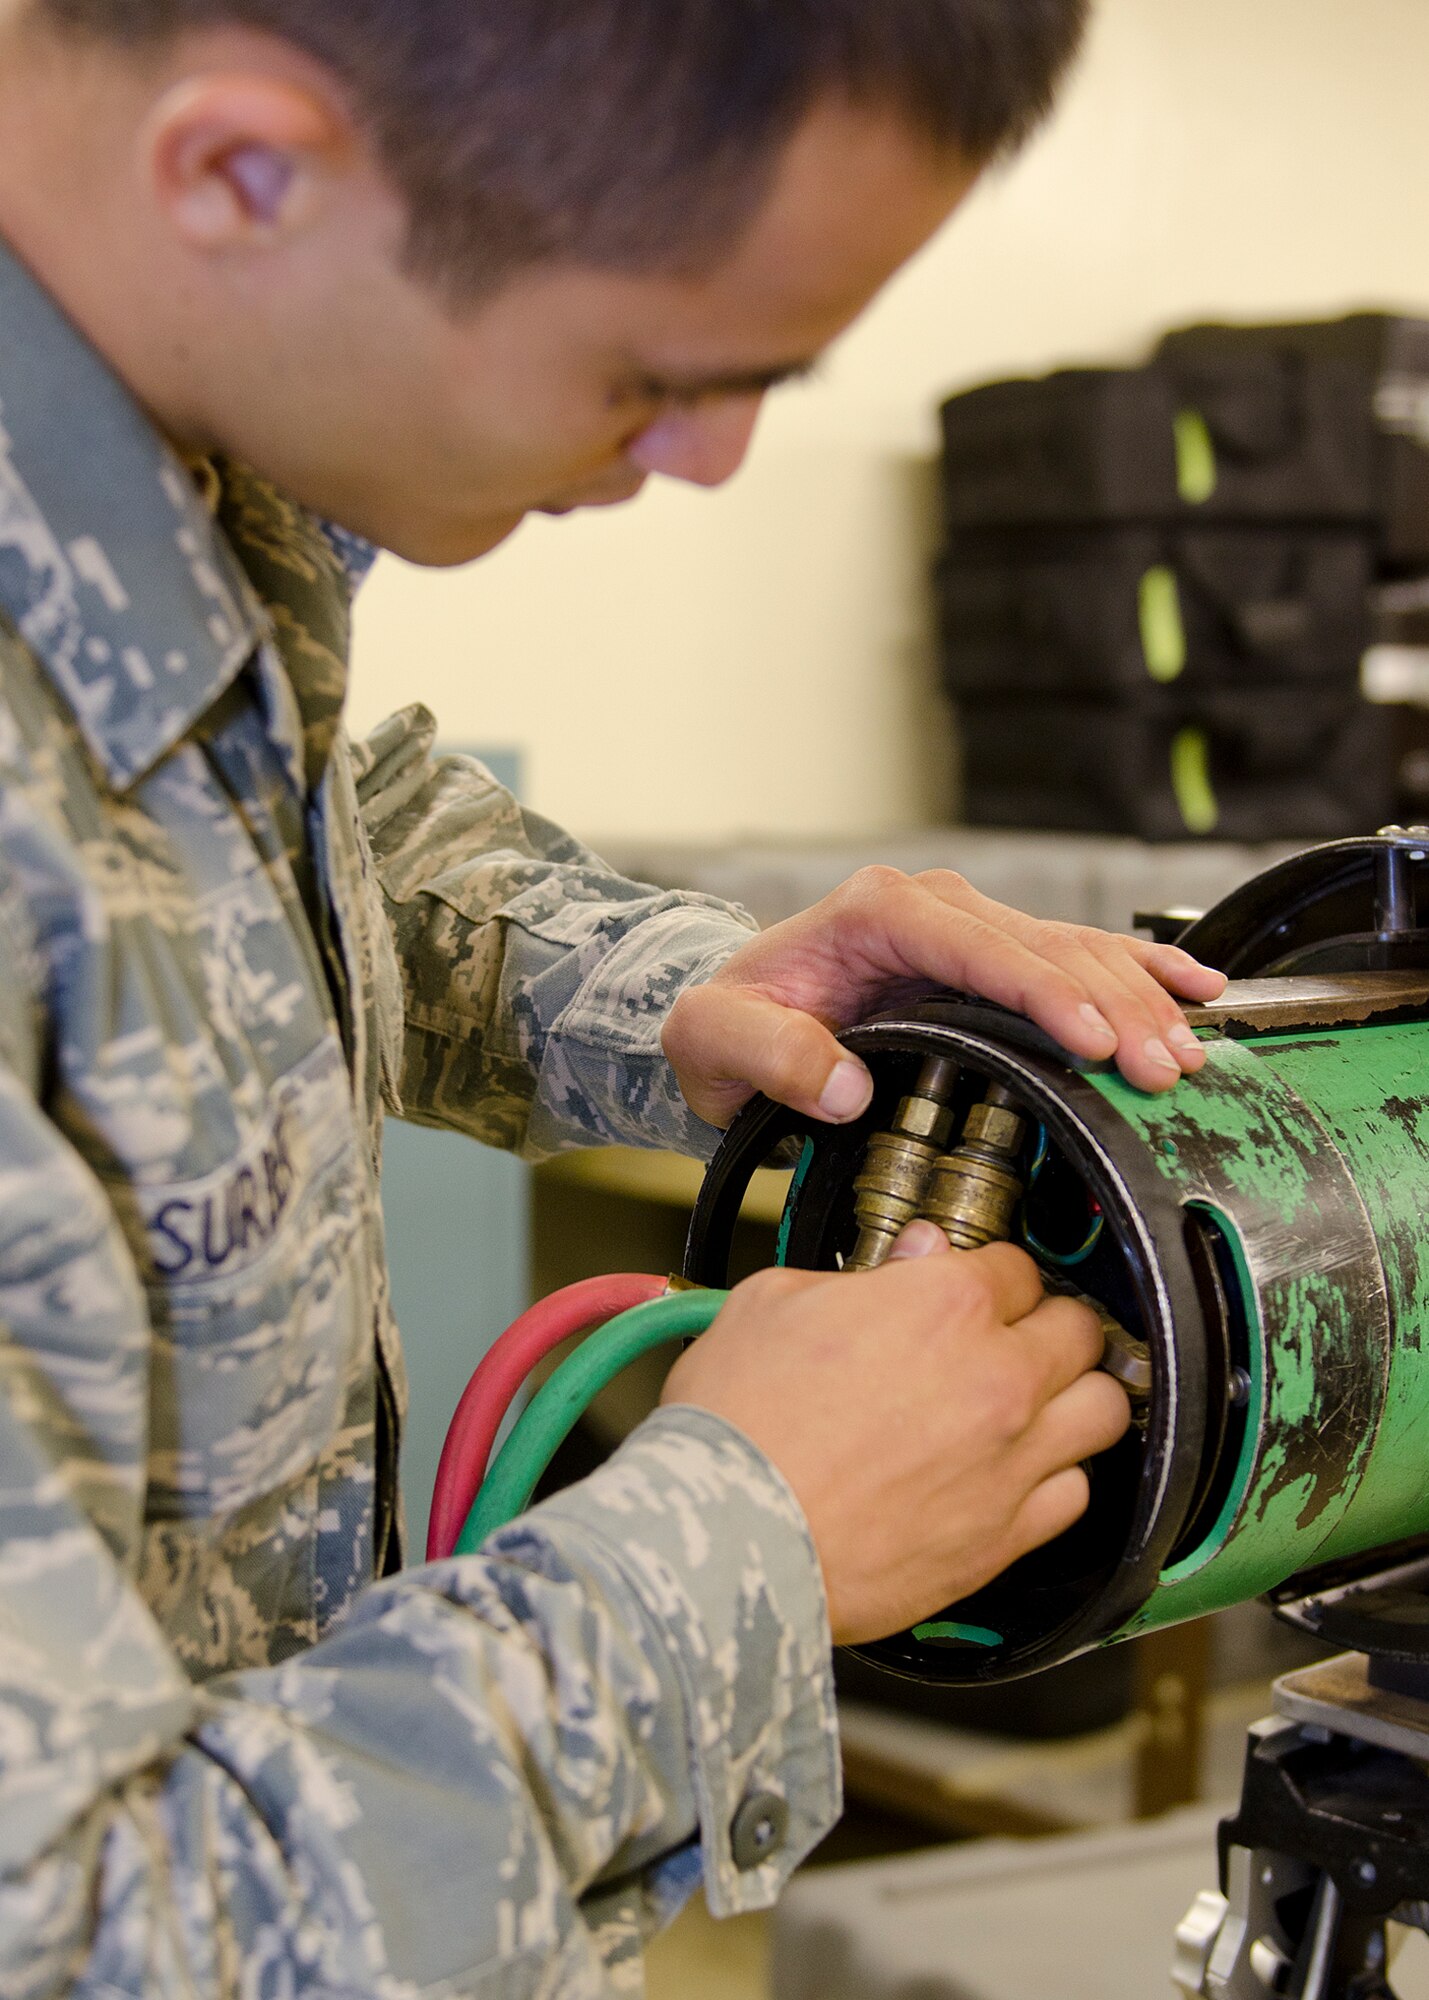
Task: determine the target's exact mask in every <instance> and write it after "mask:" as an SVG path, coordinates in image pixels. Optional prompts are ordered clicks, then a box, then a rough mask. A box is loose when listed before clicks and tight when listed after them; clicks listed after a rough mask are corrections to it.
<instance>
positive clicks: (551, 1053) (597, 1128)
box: [526, 897, 759, 1159]
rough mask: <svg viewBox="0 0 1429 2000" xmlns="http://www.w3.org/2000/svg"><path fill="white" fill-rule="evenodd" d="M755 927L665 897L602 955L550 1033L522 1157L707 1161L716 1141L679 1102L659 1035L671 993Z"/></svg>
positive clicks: (717, 962)
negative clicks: (617, 1148)
mask: <svg viewBox="0 0 1429 2000" xmlns="http://www.w3.org/2000/svg"><path fill="white" fill-rule="evenodd" d="M758 928H759V926H758V925H757V924H756V923H755V921H754V919H753V917H751V916H749V915H748V914H747V913H746V912H745V911H743V910H740V909H738V908H736V907H735V906H734V905H732V904H722V903H715V902H713V901H712V900H710V899H707V898H675V897H672V898H671V899H670V904H669V906H668V907H667V908H665V909H663V910H661V911H659V912H658V913H656V914H654V915H652V916H650V917H647V918H646V919H645V921H644V922H642V923H641V924H639V925H637V926H634V927H633V928H632V929H631V931H630V932H629V934H628V935H627V936H626V937H624V938H623V939H622V940H621V941H620V943H619V944H617V945H616V946H614V947H613V948H612V949H611V950H609V951H607V952H606V953H604V955H603V956H602V957H601V958H600V960H599V962H598V963H597V964H596V965H595V967H594V968H593V969H592V970H591V971H590V972H589V973H588V974H587V976H586V977H585V978H584V979H583V980H582V982H581V984H580V986H579V988H578V989H577V990H576V992H575V993H574V994H573V995H572V997H571V999H570V1001H569V1003H568V1004H567V1005H566V1006H565V1007H564V1008H563V1009H562V1011H561V1013H560V1016H559V1017H558V1019H557V1020H556V1021H555V1022H554V1024H553V1026H552V1030H551V1034H550V1037H549V1040H548V1042H547V1044H546V1050H545V1054H544V1057H543V1059H542V1063H541V1072H540V1085H539V1091H538V1095H537V1101H536V1104H535V1105H534V1106H533V1108H532V1115H531V1124H530V1132H529V1139H528V1143H527V1148H526V1150H527V1151H528V1152H529V1153H530V1154H532V1155H533V1156H535V1157H537V1158H540V1157H542V1156H544V1155H548V1154H551V1153H555V1152H560V1151H562V1150H563V1149H565V1148H566V1147H569V1146H571V1145H572V1144H575V1145H621V1146H645V1147H666V1148H668V1149H669V1150H670V1151H671V1152H676V1153H685V1154H688V1155H690V1156H692V1157H693V1158H696V1159H708V1158H709V1157H710V1155H711V1154H712V1153H713V1152H714V1150H715V1148H716V1146H717V1145H718V1144H719V1142H720V1140H721V1138H722V1137H723V1136H724V1135H723V1134H722V1133H721V1132H719V1131H717V1130H716V1129H715V1127H714V1126H713V1125H707V1124H706V1123H705V1121H704V1120H703V1119H701V1118H697V1117H696V1116H695V1114H694V1113H693V1112H692V1111H691V1110H690V1107H689V1106H688V1105H687V1104H686V1102H685V1100H684V1098H683V1097H682V1096H681V1094H680V1087H679V1085H678V1084H677V1083H676V1081H675V1073H674V1071H673V1069H671V1067H670V1064H669V1063H668V1062H667V1060H666V1058H665V1052H664V1050H663V1049H662V1047H661V1045H660V1037H661V1035H662V1033H663V1031H664V1027H665V1022H666V1021H667V1020H668V1018H669V1015H670V1010H671V1008H672V1007H673V1006H674V1004H675V1002H676V1000H677V999H678V998H679V997H680V995H681V994H682V993H683V992H685V991H686V990H687V989H688V988H689V987H692V986H703V985H704V984H705V983H706V982H707V981H708V980H710V979H712V978H713V977H714V975H715V974H716V973H717V972H718V971H719V970H720V969H721V967H722V966H724V965H725V964H727V963H728V961H729V960H730V959H731V958H733V956H734V954H735V953H736V952H737V951H739V950H741V949H742V948H743V946H745V945H747V944H748V943H749V940H750V937H751V936H752V935H754V934H755V933H756V932H757V931H758Z"/></svg>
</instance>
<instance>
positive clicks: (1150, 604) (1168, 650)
mask: <svg viewBox="0 0 1429 2000" xmlns="http://www.w3.org/2000/svg"><path fill="white" fill-rule="evenodd" d="M1137 615H1138V619H1139V622H1140V626H1141V654H1142V658H1143V659H1144V660H1145V661H1146V671H1147V673H1148V674H1150V676H1151V678H1152V680H1154V681H1160V682H1161V683H1162V684H1163V685H1165V684H1166V683H1167V682H1169V681H1174V680H1176V679H1177V678H1178V677H1179V676H1180V675H1181V674H1183V673H1184V672H1185V671H1186V627H1185V623H1184V621H1183V620H1182V617H1181V588H1180V585H1179V584H1178V583H1177V581H1176V572H1175V570H1173V569H1171V568H1170V567H1169V566H1168V565H1167V564H1166V563H1157V564H1156V565H1155V566H1154V567H1153V568H1151V569H1149V570H1147V571H1146V573H1145V575H1144V576H1143V577H1142V579H1141V583H1140V586H1139V587H1138V590H1137Z"/></svg>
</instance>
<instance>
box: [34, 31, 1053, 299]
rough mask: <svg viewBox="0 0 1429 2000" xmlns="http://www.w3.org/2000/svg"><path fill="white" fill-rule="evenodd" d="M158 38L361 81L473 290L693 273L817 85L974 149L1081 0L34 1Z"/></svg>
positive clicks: (395, 162) (1037, 77)
mask: <svg viewBox="0 0 1429 2000" xmlns="http://www.w3.org/2000/svg"><path fill="white" fill-rule="evenodd" d="M33 4H34V6H35V9H36V13H37V15H38V17H39V18H42V19H45V20H47V21H49V22H50V23H52V24H53V25H55V26H57V27H60V28H65V29H69V30H74V31H81V32H86V33H90V34H94V35H98V36H101V37H104V38H106V39H109V40H113V41H116V42H120V43H126V44H130V45H133V46H143V45H145V44H150V43H153V42H155V41H157V40H161V39H163V38H166V37H170V36H173V35H175V34H181V33H183V32H185V31H188V30H192V29H196V28H204V27H212V26H216V25H218V24H220V23H225V22H228V23H240V24H242V25H245V26H248V27H252V28H257V29H262V30H265V31H267V32H268V33H270V34H274V35H277V36H280V37H281V38H282V39H284V40H285V41H288V42H291V43H293V44H295V45H296V46H298V47H300V48H302V49H305V50H306V51H308V53H309V54H311V55H314V56H316V57H317V58H318V59H319V60H320V61H321V62H323V63H324V64H325V65H326V66H327V67H328V68H329V69H330V70H332V71H333V72H334V74H335V75H336V76H337V77H338V78H339V80H340V81H341V82H342V83H343V84H344V85H345V86H346V87H347V89H348V90H349V91H350V92H351V93H352V96H353V99H354V101H355V104H356V106H357V108H358V111H359V113H360V115H361V116H362V117H363V119H364V120H365V121H366V122H367V124H368V126H369V128H370V129H371V130H372V132H373V133H374V136H375V139H376V142H377V145H378V148H379V152H380V155H381V157H382V159H383V161H384V164H385V166H386V168H387V171H388V172H389V174H390V175H391V177H392V179H393V181H394V182H395V184H396V186H397V187H398V188H399V190H400V191H401V193H402V194H403V196H404V197H405V199H406V201H407V203H408V205H409V207H410V211H411V237H410V244H409V261H410V264H411V267H412V268H413V269H414V270H415V271H417V272H420V273H422V274H424V275H426V276H429V277H431V278H433V279H434V280H436V281H438V282H439V283H440V284H441V285H442V286H443V287H444V288H445V289H447V290H449V291H450V292H451V293H452V294H453V296H454V297H456V298H458V299H459V298H462V297H467V298H470V297H475V296H477V295H479V294H480V293H481V292H483V291H485V290H487V289H489V288H491V287H492V286H493V285H494V284H496V283H499V282H500V280H501V279H503V278H504V277H506V276H507V275H509V274H510V273H511V272H512V271H514V270H516V269H518V268H520V267H521V266H522V265H525V264H531V263H536V262H542V261H545V260H548V259H552V258H561V257H569V258H573V259H577V260H579V261H581V262H585V263H589V264H594V265H601V266H606V267H609V268H613V269H619V270H628V271H652V270H660V269H670V268H685V267H688V268H692V269H693V268H698V267H699V265H700V263H701V262H708V261H710V260H711V259H712V258H713V257H714V256H716V255H717V254H718V252H719V251H720V250H721V249H722V248H724V247H727V245H728V244H729V243H730V241H731V240H732V239H733V237H734V235H735V234H736V232H737V231H738V229H739V227H740V225H741V224H742V223H743V222H745V221H747V220H748V218H749V216H750V215H751V214H752V213H753V212H754V210H755V209H756V208H757V206H758V203H759V201H760V199H761V198H762V195H763V194H764V192H765V191H766V189H767V186H768V184H769V181H770V178H771V177H772V174H773V171H774V168H775V164H776V162H777V160H778V157H779V154H780V152H781V151H782V148H783V145H784V144H785V142H786V141H787V139H788V138H789V137H790V136H791V135H792V133H793V131H794V130H795V128H796V127H797V125H798V123H799V122H800V120H801V119H802V118H803V117H804V116H805V115H806V113H807V112H808V111H809V110H810V109H811V108H812V106H813V105H814V104H815V103H816V102H817V101H819V100H820V99H821V98H823V97H825V96H828V95H842V96H843V97H844V98H846V99H848V100H850V101H851V102H853V103H855V104H861V105H868V106H876V107H879V108H882V107H883V106H887V107H888V108H889V109H890V110H893V111H895V112H897V113H898V115H900V116H902V117H906V118H907V119H908V121H909V123H910V125H911V126H912V127H913V128H915V129H917V130H919V131H921V132H922V133H924V134H926V136H927V137H928V138H929V139H930V140H931V141H932V142H934V143H936V144H940V145H946V146H947V147H949V148H950V149H952V148H956V149H957V150H959V151H960V152H961V153H962V154H963V155H964V156H965V157H966V158H967V159H968V160H969V161H970V162H975V163H982V162H984V161H989V160H992V159H995V158H997V157H998V156H1000V155H1003V154H1006V153H1008V152H1011V151H1012V150H1014V149H1015V148H1016V147H1017V146H1018V145H1020V144H1021V142H1022V141H1023V139H1025V138H1026V136H1027V134H1028V133H1029V132H1030V131H1031V130H1032V129H1033V128H1034V127H1035V126H1036V125H1037V124H1038V123H1039V122H1040V120H1041V119H1042V118H1043V117H1044V116H1045V114H1046V113H1047V111H1048V110H1049V109H1050V106H1051V103H1052V98H1053V95H1054V93H1055V90H1056V87H1057V84H1058V82H1059V80H1060V78H1061V75H1062V72H1063V71H1064V69H1065V68H1066V66H1067V64H1068V63H1069V62H1070V60H1071V58H1072V56H1073V55H1074V54H1075V52H1076V49H1077V46H1078V44H1079V42H1080V39H1081V36H1082V32H1083V29H1084V26H1085V21H1086V15H1087V10H1088V6H1089V0H33Z"/></svg>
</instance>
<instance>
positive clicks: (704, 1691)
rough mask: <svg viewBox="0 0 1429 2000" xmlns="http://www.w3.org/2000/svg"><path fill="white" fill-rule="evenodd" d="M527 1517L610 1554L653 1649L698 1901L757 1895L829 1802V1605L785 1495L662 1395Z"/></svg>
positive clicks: (719, 1910)
mask: <svg viewBox="0 0 1429 2000" xmlns="http://www.w3.org/2000/svg"><path fill="white" fill-rule="evenodd" d="M537 1523H539V1525H540V1527H541V1529H542V1531H543V1532H544V1533H546V1534H549V1535H553V1536H554V1537H556V1538H557V1539H558V1540H565V1539H566V1538H567V1537H568V1536H577V1537H579V1538H580V1540H581V1543H582V1544H583V1554H584V1556H585V1558H586V1560H587V1561H588V1560H589V1559H590V1557H591V1555H592V1554H593V1553H597V1554H598V1555H599V1557H600V1558H602V1559H603V1560H605V1561H607V1562H609V1563H610V1564H611V1565H612V1566H613V1567H614V1568H615V1569H616V1570H617V1571H618V1572H619V1574H620V1577H621V1579H622V1581H623V1582H624V1584H625V1586H626V1588H627V1590H630V1591H632V1592H633V1593H634V1595H635V1597H636V1598H637V1600H638V1601H639V1603H640V1605H641V1607H642V1609H643V1610H644V1611H645V1612H646V1614H647V1615H648V1618H649V1621H650V1625H651V1628H652V1631H653V1632H655V1633H656V1634H658V1638H659V1643H660V1644H661V1645H662V1646H663V1647H664V1649H665V1651H666V1654H667V1656H668V1661H669V1664H670V1666H671V1668H672V1670H673V1673H674V1676H675V1678H676V1680H677V1681H678V1684H679V1687H680V1689H681V1692H682V1694H683V1697H684V1705H685V1726H686V1743H687V1749H688V1755H689V1765H690V1777H691V1782H692V1786H693V1795H694V1801H695V1807H696V1812H697V1815H698V1819H699V1827H700V1845H701V1853H702V1857H703V1862H704V1876H705V1891H706V1896H707V1899H708V1902H709V1906H710V1909H711V1911H712V1912H713V1913H714V1915H715V1916H718V1917H725V1916H734V1915H737V1914H739V1913H741V1912H743V1911H748V1910H757V1909H764V1908H767V1907H768V1906H769V1905H770V1904H771V1903H772V1902H774V1900H775V1899H776V1897H777V1896H778V1894H779V1892H780V1890H781V1889H782V1888H783V1885H784V1883H785V1882H786V1881H787V1879H788V1877H789V1876H790V1874H791V1873H792V1872H793V1870H794V1869H795V1868H796V1867H797V1866H798V1864H799V1863H800V1862H801V1861H802V1860H803V1859H804V1857H805V1856H806V1855H807V1854H808V1853H809V1852H810V1850H811V1849H812V1848H813V1847H815V1846H816V1845H817V1844H818V1842H819V1841H820V1840H822V1839H823V1837H824V1835H825V1834H826V1833H827V1832H828V1831H829V1829H830V1827H832V1826H833V1824H834V1822H835V1821H836V1820H837V1818H838V1816H839V1813H840V1811H841V1809H842V1788H841V1775H840V1763H839V1744H838V1723H837V1716H836V1712H835V1707H834V1691H833V1659H832V1642H831V1639H830V1634H829V1619H828V1606H827V1602H826V1599H825V1595H824V1585H823V1575H822V1572H821V1570H820V1567H819V1560H818V1556H817V1554H816V1552H815V1549H814V1545H813V1542H812V1540H811V1538H810V1535H809V1530H808V1526H807V1523H806V1522H805V1519H804V1515H803V1511H802V1509H801V1508H800V1506H799V1503H798V1501H797V1500H796V1499H795V1498H794V1495H793V1493H792V1492H791V1490H790V1488H789V1486H788V1485H787V1483H786V1482H785V1480H784V1479H783V1477H782V1475H781V1474H780V1473H779V1472H778V1471H777V1470H776V1469H775V1467H774V1466H773V1465H772V1464H771V1463H770V1462H769V1460H768V1459H767V1458H766V1457H765V1456H764V1454H763V1453H762V1452H760V1451H759V1450H758V1449H757V1448H756V1447H755V1446H754V1445H753V1444H751V1443H750V1441H749V1440H748V1438H746V1437H745V1436H744V1434H743V1432H741V1431H739V1430H737V1429H736V1428H735V1427H734V1425H732V1424H729V1423H726V1422H725V1420H724V1419H723V1418H721V1417H717V1416H714V1415H713V1414H711V1413H710V1412H709V1411H706V1410H699V1409H694V1408H691V1407H684V1406H672V1407H671V1408H669V1409H664V1410H660V1411H658V1412H657V1413H656V1414H655V1415H654V1416H653V1417H651V1418H649V1419H648V1420H647V1421H646V1422H645V1423H644V1424H642V1425H641V1426H640V1428H639V1430H637V1431H636V1432H635V1433H634V1434H633V1436H632V1437H631V1438H630V1439H629V1440H628V1442H627V1443H626V1444H625V1445H624V1446H622V1448H621V1450H620V1451H619V1452H617V1453H616V1455H615V1457H614V1458H613V1459H612V1460H611V1461H610V1463H609V1464H608V1465H607V1466H605V1467H603V1468H602V1469H601V1471H599V1472H598V1473H596V1474H595V1475H594V1476H593V1477H592V1478H590V1479H587V1480H585V1481H583V1482H582V1483H581V1485H580V1486H579V1487H576V1488H574V1489H572V1491H571V1492H570V1494H569V1495H564V1494H562V1495H557V1496H556V1498H555V1499H553V1500H550V1501H547V1502H546V1503H545V1504H544V1505H543V1506H542V1507H540V1508H538V1509H537V1510H536V1511H535V1514H534V1515H528V1516H526V1517H525V1522H524V1525H525V1526H526V1527H527V1528H528V1529H529V1528H530V1527H531V1526H532V1525H534V1524H537ZM593 1545H594V1546H593Z"/></svg>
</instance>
